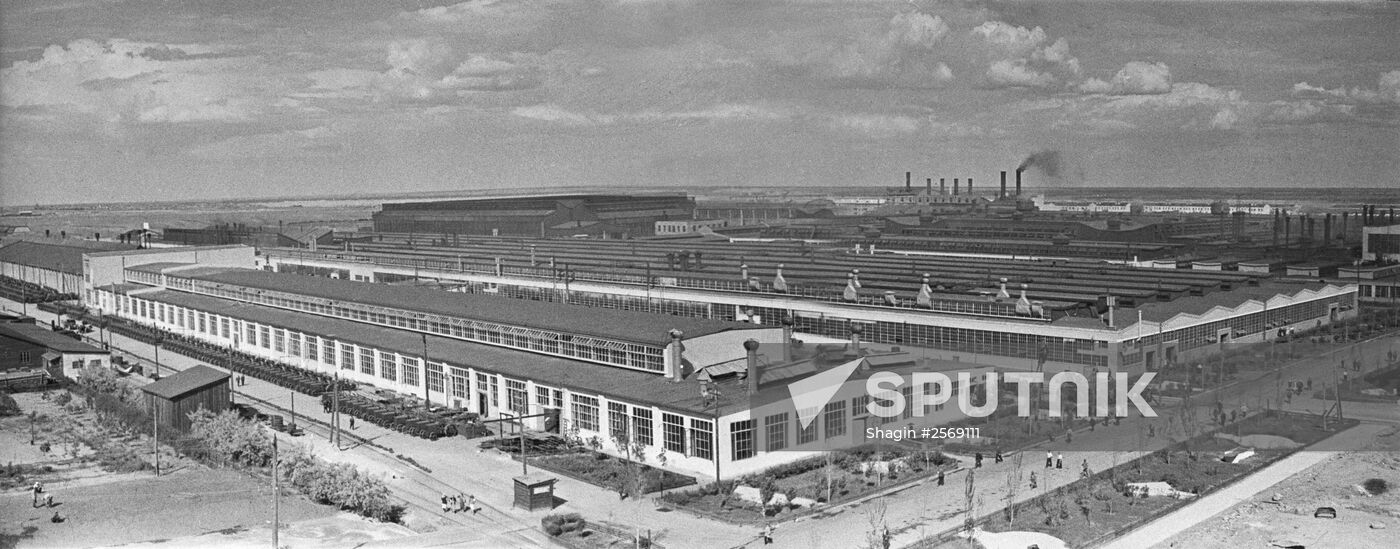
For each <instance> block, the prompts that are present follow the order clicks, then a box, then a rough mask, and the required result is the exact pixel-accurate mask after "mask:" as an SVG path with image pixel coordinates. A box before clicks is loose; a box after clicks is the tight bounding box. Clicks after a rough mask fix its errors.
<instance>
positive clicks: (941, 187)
mask: <svg viewBox="0 0 1400 549" xmlns="http://www.w3.org/2000/svg"><path fill="white" fill-rule="evenodd" d="M938 194H948V180H947V179H944V178H942V177H940V178H938Z"/></svg>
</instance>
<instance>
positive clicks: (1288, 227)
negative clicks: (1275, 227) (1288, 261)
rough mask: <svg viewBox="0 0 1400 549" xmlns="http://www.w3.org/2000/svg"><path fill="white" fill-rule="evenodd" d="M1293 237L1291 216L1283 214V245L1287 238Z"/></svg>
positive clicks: (1286, 242) (1286, 244)
mask: <svg viewBox="0 0 1400 549" xmlns="http://www.w3.org/2000/svg"><path fill="white" fill-rule="evenodd" d="M1292 237H1293V216H1291V215H1287V214H1284V216H1283V246H1284V247H1285V248H1286V247H1288V244H1289V239H1290V238H1292Z"/></svg>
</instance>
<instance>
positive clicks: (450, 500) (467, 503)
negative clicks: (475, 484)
mask: <svg viewBox="0 0 1400 549" xmlns="http://www.w3.org/2000/svg"><path fill="white" fill-rule="evenodd" d="M467 511H471V513H472V514H473V515H475V514H477V513H480V512H481V506H480V505H477V503H476V496H475V495H471V496H469V495H466V494H457V495H455V496H451V495H447V494H443V495H442V512H444V513H465V512H467Z"/></svg>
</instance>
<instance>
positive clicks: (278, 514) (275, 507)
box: [272, 434, 282, 549]
mask: <svg viewBox="0 0 1400 549" xmlns="http://www.w3.org/2000/svg"><path fill="white" fill-rule="evenodd" d="M278 465H279V464H278V458H277V435H275V434H274V435H273V436H272V547H273V549H277V548H278V547H281V545H280V544H279V542H278V539H277V538H278V535H279V532H278V530H280V529H281V528H282V476H281V475H280V474H279V473H278V467H277V466H278Z"/></svg>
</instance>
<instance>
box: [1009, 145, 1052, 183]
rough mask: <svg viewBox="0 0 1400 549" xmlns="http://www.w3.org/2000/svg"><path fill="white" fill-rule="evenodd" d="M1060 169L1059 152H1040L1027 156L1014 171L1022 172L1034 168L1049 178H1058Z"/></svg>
mask: <svg viewBox="0 0 1400 549" xmlns="http://www.w3.org/2000/svg"><path fill="white" fill-rule="evenodd" d="M1060 167H1061V166H1060V151H1040V152H1038V153H1035V154H1032V155H1030V156H1027V157H1026V159H1025V160H1023V161H1021V165H1020V166H1016V171H1017V172H1024V171H1026V170H1029V169H1031V168H1036V169H1038V170H1040V171H1041V173H1044V174H1045V175H1048V176H1050V177H1059V176H1060Z"/></svg>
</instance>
